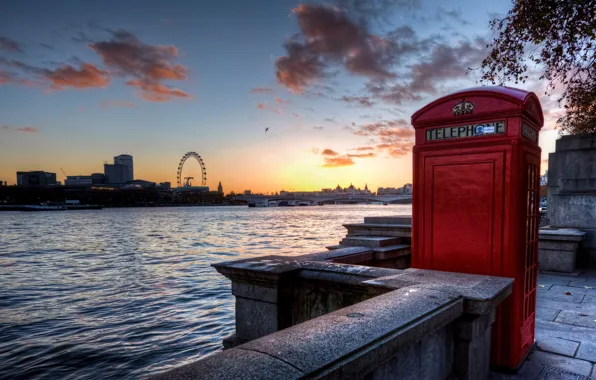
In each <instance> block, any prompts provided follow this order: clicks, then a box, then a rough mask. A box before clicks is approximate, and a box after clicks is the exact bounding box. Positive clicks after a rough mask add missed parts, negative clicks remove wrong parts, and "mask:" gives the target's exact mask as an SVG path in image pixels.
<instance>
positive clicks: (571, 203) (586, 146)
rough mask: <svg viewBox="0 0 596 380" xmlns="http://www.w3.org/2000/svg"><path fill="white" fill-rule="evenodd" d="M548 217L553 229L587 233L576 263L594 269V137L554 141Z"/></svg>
mask: <svg viewBox="0 0 596 380" xmlns="http://www.w3.org/2000/svg"><path fill="white" fill-rule="evenodd" d="M548 214H549V219H550V226H551V227H553V228H577V229H580V230H582V231H586V232H587V234H586V238H585V240H584V242H583V250H582V251H583V252H582V253H583V254H582V253H580V255H579V256H578V263H579V264H580V265H581V264H584V265H585V264H590V265H596V134H592V135H583V136H563V137H561V138H560V139H559V140H557V145H556V151H555V152H554V153H551V154H550V155H549V163H548Z"/></svg>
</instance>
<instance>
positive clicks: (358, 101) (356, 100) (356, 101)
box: [341, 96, 376, 107]
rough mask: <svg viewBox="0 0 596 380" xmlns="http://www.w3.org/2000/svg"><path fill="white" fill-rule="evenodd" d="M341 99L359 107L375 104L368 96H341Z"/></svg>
mask: <svg viewBox="0 0 596 380" xmlns="http://www.w3.org/2000/svg"><path fill="white" fill-rule="evenodd" d="M341 100H343V101H344V102H346V103H348V104H353V105H357V106H361V107H372V106H374V105H375V104H376V103H375V102H373V101H372V100H371V99H370V97H368V96H343V97H342V98H341Z"/></svg>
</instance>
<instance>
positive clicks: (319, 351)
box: [239, 287, 462, 378]
mask: <svg viewBox="0 0 596 380" xmlns="http://www.w3.org/2000/svg"><path fill="white" fill-rule="evenodd" d="M461 312H462V300H461V299H460V298H457V297H453V296H450V295H448V294H445V293H443V292H439V291H435V290H430V289H421V288H414V287H413V288H408V289H399V290H396V291H392V292H390V293H386V294H383V295H380V296H377V297H375V298H372V299H370V300H367V301H363V302H360V303H358V304H356V305H353V306H350V307H346V308H344V309H341V310H338V311H335V312H333V313H330V314H327V315H325V316H322V317H319V318H315V319H312V320H310V321H307V322H304V323H301V324H299V325H296V326H293V327H290V328H288V329H285V330H282V331H279V332H277V333H275V334H271V335H268V336H265V337H263V338H260V339H257V340H254V341H251V342H248V343H246V344H244V345H242V346H240V347H239V348H241V349H245V350H254V351H257V352H261V353H265V354H268V355H271V356H274V357H276V358H279V359H281V360H283V361H284V362H286V363H289V364H291V365H292V366H293V367H295V368H297V369H299V370H300V371H302V372H304V373H306V374H307V376H308V377H324V376H330V377H337V378H362V377H364V375H366V374H368V373H370V372H372V371H373V370H374V369H375V368H377V367H379V366H380V365H381V364H383V363H384V362H386V361H387V360H389V359H391V358H392V357H394V356H396V355H398V354H399V352H400V350H401V349H402V348H403V347H406V346H409V345H412V344H414V343H416V342H418V341H420V340H421V339H423V338H424V337H425V336H427V335H429V334H431V333H433V332H434V331H436V330H438V329H441V328H442V327H444V326H445V325H447V324H449V323H450V322H452V321H453V320H455V319H456V318H457V317H458V316H459V315H460V314H461ZM421 354H422V355H424V354H426V352H424V353H421ZM418 370H422V369H420V368H419V369H418ZM418 378H424V377H418Z"/></svg>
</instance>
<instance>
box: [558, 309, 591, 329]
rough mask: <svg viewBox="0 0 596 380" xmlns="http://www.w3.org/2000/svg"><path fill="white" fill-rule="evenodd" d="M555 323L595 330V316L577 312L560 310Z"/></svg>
mask: <svg viewBox="0 0 596 380" xmlns="http://www.w3.org/2000/svg"><path fill="white" fill-rule="evenodd" d="M555 322H559V323H566V324H568V325H574V326H582V327H589V328H591V329H596V316H594V315H590V314H586V313H578V312H577V311H570V310H561V312H560V313H559V315H557V318H555Z"/></svg>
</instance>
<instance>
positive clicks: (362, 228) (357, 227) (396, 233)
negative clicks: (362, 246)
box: [343, 223, 412, 238]
mask: <svg viewBox="0 0 596 380" xmlns="http://www.w3.org/2000/svg"><path fill="white" fill-rule="evenodd" d="M343 226H344V227H345V228H346V229H347V230H348V237H351V236H390V237H400V238H411V237H412V225H411V224H372V223H348V224H344V225H343Z"/></svg>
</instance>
